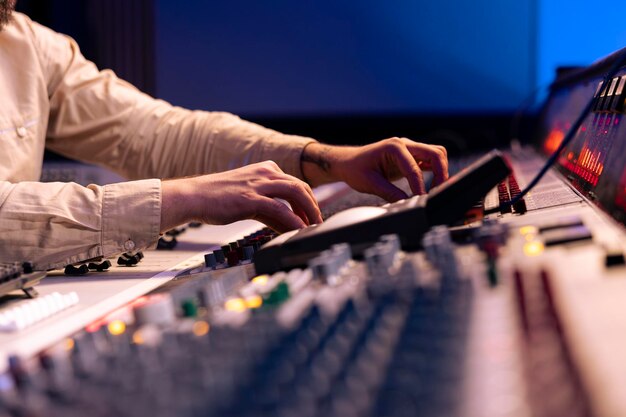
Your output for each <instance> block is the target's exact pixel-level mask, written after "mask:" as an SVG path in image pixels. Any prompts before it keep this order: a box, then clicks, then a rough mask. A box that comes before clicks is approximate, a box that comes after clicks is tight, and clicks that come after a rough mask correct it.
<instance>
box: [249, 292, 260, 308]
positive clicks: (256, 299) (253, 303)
mask: <svg viewBox="0 0 626 417" xmlns="http://www.w3.org/2000/svg"><path fill="white" fill-rule="evenodd" d="M245 302H246V307H248V308H259V307H261V306H262V305H263V298H261V296H259V295H252V296H250V297H246V299H245Z"/></svg>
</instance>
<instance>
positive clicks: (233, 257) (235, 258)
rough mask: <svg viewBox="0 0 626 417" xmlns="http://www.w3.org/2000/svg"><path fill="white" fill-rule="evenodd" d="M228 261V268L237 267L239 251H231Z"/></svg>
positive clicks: (228, 254) (227, 256)
mask: <svg viewBox="0 0 626 417" xmlns="http://www.w3.org/2000/svg"><path fill="white" fill-rule="evenodd" d="M226 261H227V262H228V266H236V265H237V264H238V263H239V253H237V250H231V251H230V252H228V253H227V254H226Z"/></svg>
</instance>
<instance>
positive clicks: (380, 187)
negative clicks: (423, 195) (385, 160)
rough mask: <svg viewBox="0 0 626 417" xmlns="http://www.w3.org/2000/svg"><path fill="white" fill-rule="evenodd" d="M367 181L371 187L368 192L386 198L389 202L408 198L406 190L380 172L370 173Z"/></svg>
mask: <svg viewBox="0 0 626 417" xmlns="http://www.w3.org/2000/svg"><path fill="white" fill-rule="evenodd" d="M367 181H368V182H369V185H370V187H371V188H370V190H369V191H368V192H371V193H373V194H376V195H377V196H379V197H381V198H384V199H385V200H386V201H387V202H389V203H393V202H395V201H398V200H402V199H405V198H408V196H407V195H406V193H405V192H404V191H402V190H401V189H400V188H398V187H396V186H395V185H393V184H392V183H390V182H389V181H388V180H387V179H386V178H385V177H383V176H382V175H380V174H378V173H374V174H373V175H369V176H368V178H367Z"/></svg>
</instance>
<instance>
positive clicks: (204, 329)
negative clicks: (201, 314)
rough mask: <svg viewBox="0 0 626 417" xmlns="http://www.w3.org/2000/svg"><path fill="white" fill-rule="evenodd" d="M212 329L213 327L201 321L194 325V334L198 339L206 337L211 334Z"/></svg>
mask: <svg viewBox="0 0 626 417" xmlns="http://www.w3.org/2000/svg"><path fill="white" fill-rule="evenodd" d="M210 329H211V326H210V325H209V323H207V322H206V321H204V320H200V321H197V322H195V323H194V324H193V327H192V332H193V334H194V335H196V336H198V337H202V336H205V335H206V334H207V333H209V330H210Z"/></svg>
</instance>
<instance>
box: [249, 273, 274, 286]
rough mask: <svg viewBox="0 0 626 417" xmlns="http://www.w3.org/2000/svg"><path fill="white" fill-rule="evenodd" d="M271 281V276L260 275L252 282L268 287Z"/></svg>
mask: <svg viewBox="0 0 626 417" xmlns="http://www.w3.org/2000/svg"><path fill="white" fill-rule="evenodd" d="M269 280H270V277H269V275H259V276H256V277H254V278H252V282H253V283H255V284H257V285H266V284H267V283H268V282H269Z"/></svg>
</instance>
